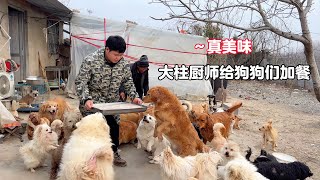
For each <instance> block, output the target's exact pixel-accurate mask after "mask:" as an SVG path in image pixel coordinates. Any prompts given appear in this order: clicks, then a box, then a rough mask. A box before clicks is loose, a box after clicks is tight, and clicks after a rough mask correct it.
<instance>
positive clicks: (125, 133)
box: [119, 120, 138, 144]
mask: <svg viewBox="0 0 320 180" xmlns="http://www.w3.org/2000/svg"><path fill="white" fill-rule="evenodd" d="M137 128H138V126H137V124H136V123H134V122H132V121H126V120H121V121H120V122H119V144H123V143H129V142H131V143H133V142H134V140H135V139H136V138H137Z"/></svg>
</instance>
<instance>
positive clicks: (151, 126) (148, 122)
mask: <svg viewBox="0 0 320 180" xmlns="http://www.w3.org/2000/svg"><path fill="white" fill-rule="evenodd" d="M155 126H156V119H155V118H154V117H153V116H150V115H149V114H147V115H145V116H144V117H143V118H142V120H141V121H140V123H139V126H138V129H137V139H138V146H137V148H138V149H140V148H141V147H142V148H144V149H146V150H147V151H148V152H152V153H153V156H149V159H151V160H150V161H149V162H150V163H154V164H158V160H157V159H156V158H155V157H156V156H157V155H159V154H160V153H161V152H162V151H163V150H164V149H165V148H166V147H167V146H170V142H169V141H168V140H167V139H166V138H165V137H163V140H162V141H159V140H158V138H155V137H153V134H154V130H155Z"/></svg>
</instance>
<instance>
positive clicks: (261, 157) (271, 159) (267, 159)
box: [246, 147, 278, 164]
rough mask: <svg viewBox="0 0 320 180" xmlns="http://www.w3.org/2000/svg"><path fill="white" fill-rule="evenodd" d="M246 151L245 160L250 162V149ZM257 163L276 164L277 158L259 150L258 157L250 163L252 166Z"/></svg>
mask: <svg viewBox="0 0 320 180" xmlns="http://www.w3.org/2000/svg"><path fill="white" fill-rule="evenodd" d="M248 148H249V149H248V150H247V154H246V159H247V160H248V161H250V156H251V154H252V150H251V148H250V147H248ZM250 162H251V161H250ZM259 162H278V161H277V158H276V157H274V156H273V155H271V154H268V153H267V151H265V150H263V149H261V151H260V155H259V156H258V157H257V158H256V159H255V160H254V161H253V162H252V163H253V164H256V163H259Z"/></svg>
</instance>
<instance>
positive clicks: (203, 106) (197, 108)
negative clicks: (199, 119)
mask: <svg viewBox="0 0 320 180" xmlns="http://www.w3.org/2000/svg"><path fill="white" fill-rule="evenodd" d="M181 104H182V105H185V106H187V109H186V111H187V112H190V111H191V110H193V111H194V112H196V113H208V111H209V105H208V104H207V103H200V104H192V103H191V102H189V101H182V103H181Z"/></svg>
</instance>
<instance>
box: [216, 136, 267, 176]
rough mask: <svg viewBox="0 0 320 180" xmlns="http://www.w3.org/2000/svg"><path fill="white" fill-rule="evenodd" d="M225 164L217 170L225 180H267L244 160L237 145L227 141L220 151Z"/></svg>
mask: <svg viewBox="0 0 320 180" xmlns="http://www.w3.org/2000/svg"><path fill="white" fill-rule="evenodd" d="M221 153H222V155H223V156H224V157H225V159H226V161H227V164H226V165H225V166H224V167H222V168H219V170H218V174H219V175H220V176H223V177H224V179H225V180H239V179H245V180H267V178H265V177H264V176H262V175H261V174H260V173H258V172H257V168H256V167H255V166H254V165H253V164H251V163H250V162H249V161H247V160H246V159H245V157H243V156H242V155H241V153H240V147H239V145H238V144H237V143H235V142H232V141H229V142H227V143H225V145H224V146H223V148H222V150H221Z"/></svg>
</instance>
